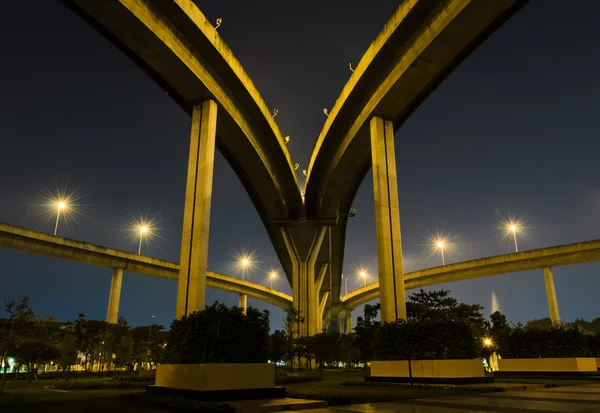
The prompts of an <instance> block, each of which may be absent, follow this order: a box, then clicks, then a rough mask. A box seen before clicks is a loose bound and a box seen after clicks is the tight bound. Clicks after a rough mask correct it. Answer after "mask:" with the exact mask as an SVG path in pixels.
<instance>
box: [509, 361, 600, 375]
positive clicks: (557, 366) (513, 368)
mask: <svg viewBox="0 0 600 413" xmlns="http://www.w3.org/2000/svg"><path fill="white" fill-rule="evenodd" d="M498 371H499V372H501V373H509V372H510V373H512V372H515V373H521V372H543V373H557V372H572V373H585V372H597V371H598V364H597V361H596V359H595V358H593V357H569V358H531V359H500V360H499V361H498Z"/></svg>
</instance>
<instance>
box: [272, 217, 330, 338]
mask: <svg viewBox="0 0 600 413" xmlns="http://www.w3.org/2000/svg"><path fill="white" fill-rule="evenodd" d="M281 231H282V234H283V238H284V240H285V244H286V247H287V250H288V253H289V256H290V258H291V260H292V272H293V274H292V276H293V279H292V291H293V301H294V308H295V309H297V310H299V311H300V314H301V316H302V317H304V323H302V324H300V327H299V331H298V332H297V334H298V336H299V337H304V336H312V335H314V334H316V333H318V332H320V331H319V329H320V328H321V326H322V322H323V321H322V318H321V317H322V316H321V311H320V306H321V301H320V290H321V286H322V284H323V278H324V277H325V274H326V270H327V267H326V264H324V265H322V266H321V268H320V269H319V273H318V276H317V277H315V263H316V260H317V256H318V255H319V251H320V250H321V245H322V243H323V238H324V237H325V231H326V227H322V228H314V227H303V228H293V229H292V228H287V229H286V228H282V229H281Z"/></svg>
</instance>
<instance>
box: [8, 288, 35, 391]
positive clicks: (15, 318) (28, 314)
mask: <svg viewBox="0 0 600 413" xmlns="http://www.w3.org/2000/svg"><path fill="white" fill-rule="evenodd" d="M4 311H6V312H7V313H8V335H7V336H6V339H5V341H4V343H3V352H2V358H1V359H0V365H7V364H8V363H7V362H6V360H8V356H9V354H10V352H11V350H12V349H13V348H14V347H16V344H17V343H18V341H19V340H20V339H22V338H23V331H22V330H24V328H25V326H26V325H27V324H28V323H30V322H31V320H32V319H33V311H32V310H31V308H29V297H27V296H22V297H20V298H19V299H17V300H15V299H6V298H5V299H4ZM6 370H7V369H6V368H5V369H4V374H2V378H1V379H0V393H2V392H3V391H4V382H5V380H6Z"/></svg>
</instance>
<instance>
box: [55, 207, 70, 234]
mask: <svg viewBox="0 0 600 413" xmlns="http://www.w3.org/2000/svg"><path fill="white" fill-rule="evenodd" d="M65 208H67V203H66V202H65V201H58V202H57V203H56V223H55V224H54V235H56V232H57V231H58V220H59V219H60V211H62V210H63V209H65Z"/></svg>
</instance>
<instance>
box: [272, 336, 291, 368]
mask: <svg viewBox="0 0 600 413" xmlns="http://www.w3.org/2000/svg"><path fill="white" fill-rule="evenodd" d="M286 343H287V338H286V336H285V332H283V331H281V330H275V331H274V332H273V334H271V337H270V338H269V360H271V361H272V362H274V363H276V362H278V361H280V360H283V357H284V356H285V348H286Z"/></svg>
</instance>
